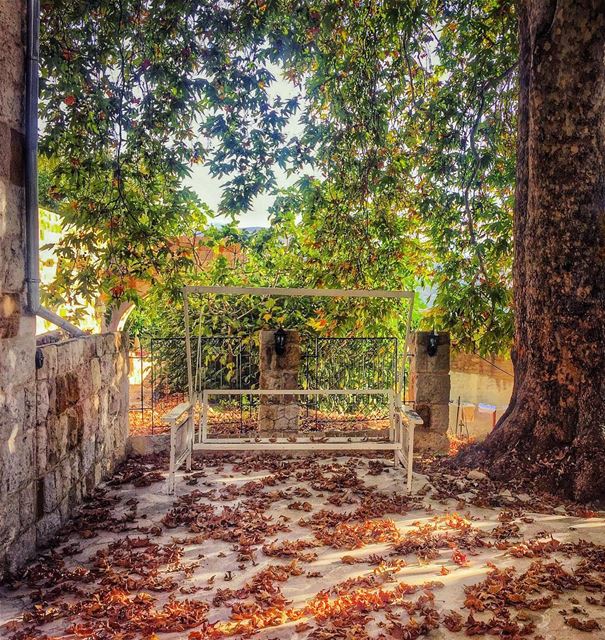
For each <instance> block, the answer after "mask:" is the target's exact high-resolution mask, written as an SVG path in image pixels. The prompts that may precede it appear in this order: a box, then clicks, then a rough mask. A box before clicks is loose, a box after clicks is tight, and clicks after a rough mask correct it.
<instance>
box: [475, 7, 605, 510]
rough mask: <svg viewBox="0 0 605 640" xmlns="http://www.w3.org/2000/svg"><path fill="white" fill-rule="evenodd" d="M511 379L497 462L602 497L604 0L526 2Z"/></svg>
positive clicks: (563, 491) (495, 440) (501, 470)
mask: <svg viewBox="0 0 605 640" xmlns="http://www.w3.org/2000/svg"><path fill="white" fill-rule="evenodd" d="M518 9H519V36H520V68H519V73H520V100H519V132H518V135H519V138H518V157H517V190H516V206H515V221H514V222H515V228H514V249H515V262H514V268H513V280H514V282H513V284H514V300H515V318H516V320H515V322H516V326H515V347H514V358H513V360H514V366H515V389H514V391H513V398H512V401H511V406H510V408H509V411H508V412H507V413H506V415H505V416H503V418H502V419H501V420H500V422H499V424H498V425H497V427H496V429H495V430H494V432H493V433H492V434H491V435H490V437H489V438H488V439H487V441H486V443H485V447H484V448H483V451H484V453H485V454H486V456H487V461H488V462H490V463H491V470H492V472H493V473H494V474H497V475H500V476H510V475H511V473H514V472H515V470H517V469H519V470H521V468H522V469H523V472H524V473H529V474H530V476H531V477H533V478H535V479H536V481H538V483H539V485H538V486H539V487H540V488H542V489H544V490H548V491H551V492H554V493H558V494H560V495H565V496H569V497H573V498H575V499H578V500H581V501H589V500H598V499H603V498H605V436H604V430H605V0H520V2H519V3H518Z"/></svg>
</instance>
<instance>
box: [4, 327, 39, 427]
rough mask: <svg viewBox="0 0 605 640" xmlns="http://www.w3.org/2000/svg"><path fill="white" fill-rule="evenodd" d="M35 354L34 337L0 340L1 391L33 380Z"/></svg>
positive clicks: (24, 336)
mask: <svg viewBox="0 0 605 640" xmlns="http://www.w3.org/2000/svg"><path fill="white" fill-rule="evenodd" d="M34 352H35V347H34V338H33V336H27V335H19V336H17V337H14V338H10V339H8V340H0V367H1V368H2V373H1V375H0V390H1V389H3V388H6V387H8V386H10V387H16V386H20V385H25V384H27V383H28V382H29V381H30V380H31V379H32V377H33V375H34V374H33V371H34ZM0 412H1V410H0ZM0 438H1V435H0Z"/></svg>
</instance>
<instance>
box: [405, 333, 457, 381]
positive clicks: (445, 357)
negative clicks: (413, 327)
mask: <svg viewBox="0 0 605 640" xmlns="http://www.w3.org/2000/svg"><path fill="white" fill-rule="evenodd" d="M431 335H432V331H417V332H416V333H415V335H414V358H413V365H412V366H413V369H414V370H415V371H417V372H427V373H449V371H450V335H449V333H447V332H446V331H440V332H439V333H438V334H437V336H438V337H437V341H438V346H437V353H436V354H435V355H434V356H430V355H429V354H428V352H427V345H428V341H429V336H431Z"/></svg>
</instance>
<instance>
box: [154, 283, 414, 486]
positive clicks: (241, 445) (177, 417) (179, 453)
mask: <svg viewBox="0 0 605 640" xmlns="http://www.w3.org/2000/svg"><path fill="white" fill-rule="evenodd" d="M190 294H199V295H203V294H217V295H253V296H259V297H277V296H281V297H305V296H306V297H324V298H393V299H400V300H403V299H405V300H408V313H407V317H406V330H405V341H404V349H405V353H404V357H403V358H402V364H401V369H400V371H399V372H398V375H397V380H396V384H395V388H393V389H280V390H277V389H204V390H202V391H201V392H198V391H196V389H195V386H194V379H193V364H192V348H191V331H190V319H189V300H188V296H189V295H190ZM414 297H415V294H414V292H413V291H389V290H363V289H352V290H347V289H290V288H279V287H210V286H186V287H183V305H184V315H185V349H186V356H187V378H188V385H189V400H188V401H187V402H183V403H182V404H180V405H178V406H177V407H175V408H174V409H172V410H171V411H170V412H169V413H168V414H166V415H165V416H164V420H165V422H166V423H167V424H168V425H170V471H169V475H168V480H167V489H168V492H169V493H173V492H174V490H175V474H176V471H177V470H178V469H179V468H180V467H181V466H182V465H183V464H186V467H187V469H191V457H192V452H193V451H196V450H197V451H287V452H293V451H310V450H327V451H349V450H350V451H357V452H360V451H391V452H393V454H394V461H395V464H396V465H398V464H400V465H402V466H403V467H405V469H406V474H407V481H406V488H407V491H408V492H411V490H412V460H413V456H414V430H415V428H416V426H417V425H421V424H422V418H420V416H419V415H418V414H417V413H416V412H415V411H413V410H412V409H411V408H409V407H407V406H406V405H405V404H404V398H403V391H404V389H403V375H404V369H405V365H406V362H407V356H408V354H409V346H410V326H411V322H412V312H413V308H414ZM286 394H287V395H293V396H308V395H312V396H315V397H317V396H328V395H379V394H383V395H387V397H388V399H389V430H388V431H389V436H388V438H386V439H383V440H368V438H367V437H366V438H362V437H321V438H315V437H313V436H308V437H307V436H305V437H296V438H295V439H293V438H284V437H281V438H278V437H275V438H255V439H254V440H252V439H243V438H208V405H209V397H210V396H220V395H251V396H252V395H256V396H262V395H272V396H275V395H286ZM198 405H201V420H200V422H199V425H198V428H197V430H196V428H195V424H194V421H195V409H196V407H197V406H198Z"/></svg>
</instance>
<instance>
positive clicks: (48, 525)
mask: <svg viewBox="0 0 605 640" xmlns="http://www.w3.org/2000/svg"><path fill="white" fill-rule="evenodd" d="M62 525H63V519H62V518H61V513H60V511H59V509H56V510H55V511H53V512H52V513H46V514H44V515H43V516H42V517H41V518H40V519H39V520H38V521H37V522H36V544H37V546H39V547H44V546H46V545H48V544H49V543H50V542H51V540H52V539H53V538H54V536H55V535H56V533H57V531H58V530H59V529H60V528H61V526H62Z"/></svg>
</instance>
